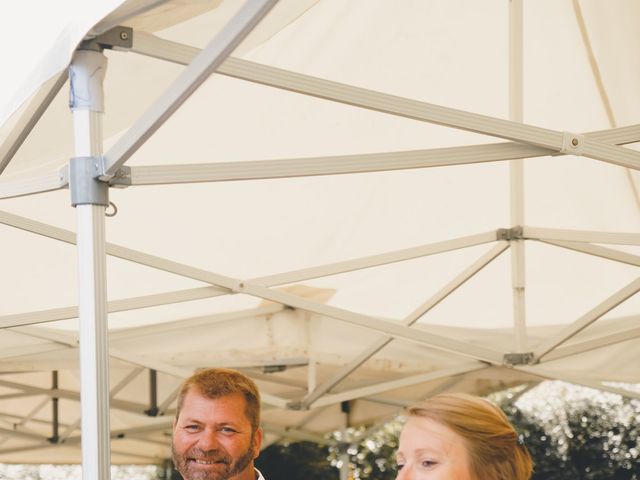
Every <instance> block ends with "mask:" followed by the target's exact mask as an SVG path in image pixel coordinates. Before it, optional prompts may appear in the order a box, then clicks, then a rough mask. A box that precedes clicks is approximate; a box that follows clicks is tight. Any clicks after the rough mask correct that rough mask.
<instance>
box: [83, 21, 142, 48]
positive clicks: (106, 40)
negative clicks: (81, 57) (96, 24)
mask: <svg viewBox="0 0 640 480" xmlns="http://www.w3.org/2000/svg"><path fill="white" fill-rule="evenodd" d="M114 47H118V48H121V49H130V48H132V47H133V28H131V27H122V26H117V27H114V28H112V29H111V30H107V31H106V32H104V33H102V34H100V35H98V36H97V37H93V38H86V39H85V40H83V41H82V43H80V46H79V47H78V50H94V51H96V52H101V51H102V50H104V49H105V48H106V49H112V48H114Z"/></svg>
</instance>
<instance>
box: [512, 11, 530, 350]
mask: <svg viewBox="0 0 640 480" xmlns="http://www.w3.org/2000/svg"><path fill="white" fill-rule="evenodd" d="M522 72H523V70H522V0H510V1H509V120H513V121H515V122H522V119H523V105H522V97H523V94H522V88H523V81H522V75H523V73H522ZM510 179H511V180H510V184H511V226H512V227H518V226H524V163H523V160H512V161H511V162H510ZM511 269H512V274H511V278H512V281H511V285H512V289H513V314H514V331H515V352H517V353H523V352H526V351H527V332H526V318H525V248H524V240H521V239H520V240H512V241H511Z"/></svg>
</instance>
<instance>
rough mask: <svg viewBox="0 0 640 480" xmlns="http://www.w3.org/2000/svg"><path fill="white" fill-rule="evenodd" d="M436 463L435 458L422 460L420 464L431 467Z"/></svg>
mask: <svg viewBox="0 0 640 480" xmlns="http://www.w3.org/2000/svg"><path fill="white" fill-rule="evenodd" d="M437 464H438V462H436V461H435V460H423V461H422V466H423V467H425V468H433V467H435V466H436V465H437Z"/></svg>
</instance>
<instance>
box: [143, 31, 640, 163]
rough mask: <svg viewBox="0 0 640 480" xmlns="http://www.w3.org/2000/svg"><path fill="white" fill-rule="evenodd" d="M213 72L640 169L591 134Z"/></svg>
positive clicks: (190, 50) (360, 92)
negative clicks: (575, 143)
mask: <svg viewBox="0 0 640 480" xmlns="http://www.w3.org/2000/svg"><path fill="white" fill-rule="evenodd" d="M140 37H142V38H140ZM132 50H133V51H135V52H137V53H141V54H145V55H149V56H152V57H154V58H162V59H165V60H169V61H173V62H175V63H183V64H184V63H189V62H190V61H191V60H190V59H191V58H193V55H197V51H198V49H197V48H194V47H190V46H187V45H181V44H177V43H176V42H170V41H166V40H162V39H159V38H158V37H153V36H151V35H144V36H142V35H136V38H135V39H134V45H133V48H132ZM217 73H220V74H223V75H228V76H232V77H236V78H240V79H242V80H247V81H252V82H255V83H261V84H264V85H268V86H271V87H275V88H282V89H285V90H290V91H293V92H296V93H301V94H305V95H310V96H315V97H319V98H323V99H326V100H332V101H336V102H340V103H346V104H348V105H353V106H356V107H361V108H367V109H371V110H376V111H380V112H383V113H388V114H392V115H399V116H404V117H408V118H412V119H416V120H422V121H427V122H430V123H435V124H439V125H445V126H449V127H454V128H458V129H461V130H468V131H472V132H476V133H480V134H485V135H490V136H494V137H499V138H505V139H508V140H512V141H517V142H521V143H525V144H531V145H536V146H540V147H543V148H547V149H549V150H550V151H552V152H562V153H570V154H576V155H583V156H586V157H590V158H594V159H597V160H602V161H605V162H610V163H613V164H616V165H622V166H626V167H629V168H634V169H639V168H640V154H639V153H638V152H635V151H633V150H629V149H626V148H622V147H617V146H613V145H608V144H606V143H604V142H602V141H600V140H598V139H596V138H594V137H588V136H583V135H575V134H569V133H566V132H558V131H553V130H549V129H544V128H540V127H535V126H531V125H525V124H522V123H520V122H513V121H509V120H504V119H499V118H493V117H489V116H485V115H478V114H475V113H470V112H463V111H460V110H456V109H451V108H446V107H441V106H437V105H432V104H428V103H426V102H419V101H416V100H410V99H406V98H401V97H397V96H393V95H389V94H385V93H381V92H375V91H372V90H367V89H364V88H359V87H353V86H350V85H345V84H341V83H338V82H332V81H330V80H325V79H319V78H315V77H311V76H309V75H303V74H300V73H295V72H290V71H286V70H282V69H278V68H275V67H269V66H266V65H261V64H257V63H253V62H250V61H246V60H240V59H237V58H233V57H230V58H229V59H227V61H226V62H224V63H223V64H222V65H220V67H219V68H218V70H217ZM574 139H575V140H577V145H574V144H573V143H572V142H573V141H574ZM525 157H526V155H525Z"/></svg>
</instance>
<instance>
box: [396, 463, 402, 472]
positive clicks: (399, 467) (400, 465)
mask: <svg viewBox="0 0 640 480" xmlns="http://www.w3.org/2000/svg"><path fill="white" fill-rule="evenodd" d="M402 467H404V464H402V463H399V464H397V465H396V470H402Z"/></svg>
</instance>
